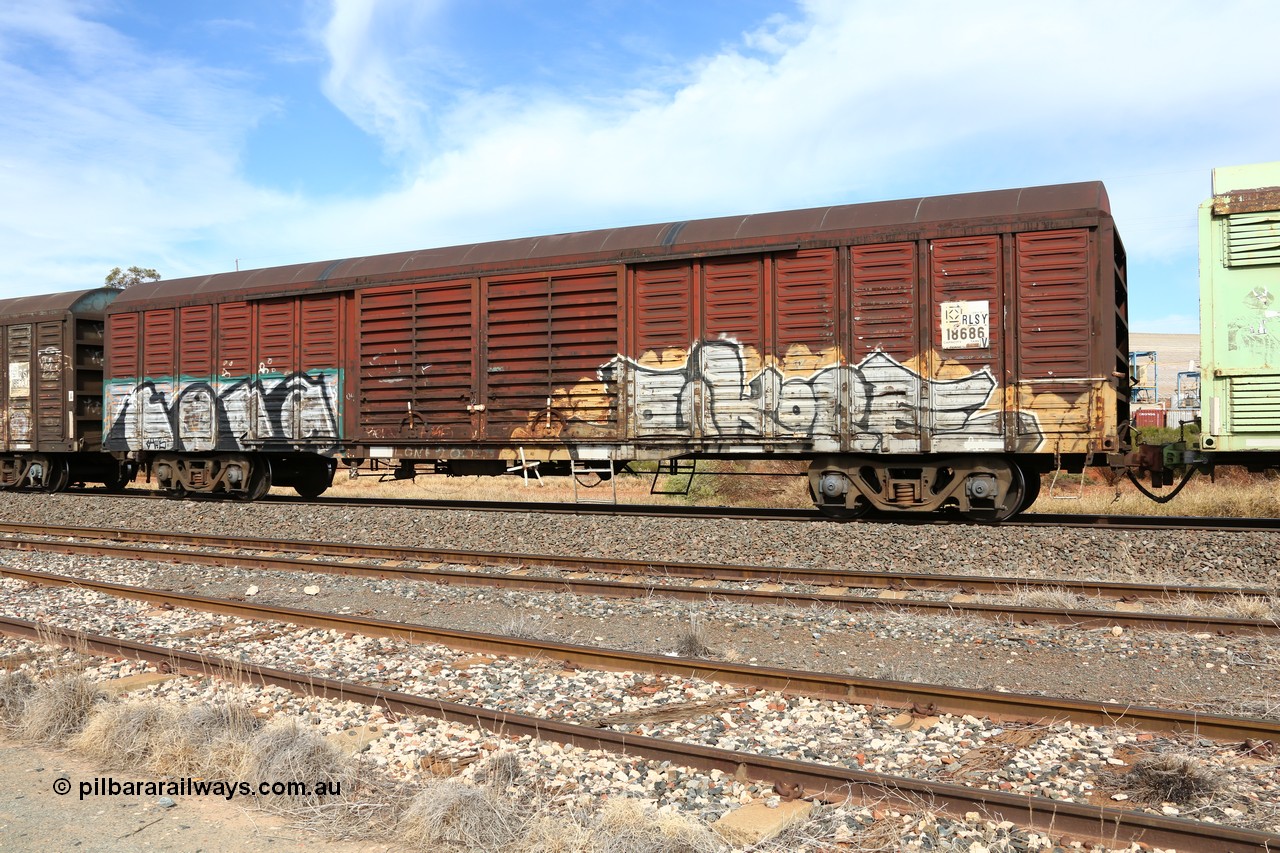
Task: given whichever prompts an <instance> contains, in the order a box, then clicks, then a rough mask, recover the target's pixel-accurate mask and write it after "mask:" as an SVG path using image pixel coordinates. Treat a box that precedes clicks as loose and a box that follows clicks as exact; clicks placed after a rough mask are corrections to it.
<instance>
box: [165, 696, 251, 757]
mask: <svg viewBox="0 0 1280 853" xmlns="http://www.w3.org/2000/svg"><path fill="white" fill-rule="evenodd" d="M177 725H178V729H179V734H180V735H181V736H180V737H176V738H172V739H169V740H165V741H162V742H160V743H158V744H157V745H156V752H155V757H154V762H155V765H156V769H160V768H165V769H166V770H167V771H168V772H171V773H178V774H186V773H196V772H199V771H201V770H204V769H206V768H207V769H218V770H222V769H226V770H232V769H236V768H239V767H242V766H243V765H244V763H245V761H246V760H247V758H248V751H249V744H250V743H251V742H252V740H253V737H254V735H256V734H257V733H258V731H259V730H260V729H261V728H262V721H261V720H259V719H258V718H257V717H255V716H254V715H253V712H252V711H250V710H249V708H248V707H247V706H245V705H237V704H233V703H229V702H222V703H217V704H212V705H197V706H196V707H194V708H189V709H187V711H186V712H185V713H183V714H182V715H181V718H180V719H179V720H178V723H177Z"/></svg>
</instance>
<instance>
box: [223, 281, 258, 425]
mask: <svg viewBox="0 0 1280 853" xmlns="http://www.w3.org/2000/svg"><path fill="white" fill-rule="evenodd" d="M217 323H218V337H217V342H216V343H217V350H216V355H215V358H216V363H217V366H218V375H217V379H216V381H215V382H214V390H215V392H216V393H217V397H218V404H217V405H218V431H217V435H216V438H215V445H216V447H217V449H219V450H237V449H239V448H240V447H241V446H242V442H243V440H244V439H245V438H248V437H249V435H250V430H251V424H252V423H253V413H252V411H251V406H252V403H251V401H252V399H253V395H252V394H251V393H250V388H251V387H252V385H253V381H254V380H253V375H254V373H255V372H256V371H255V367H256V364H255V362H254V318H253V308H252V306H251V305H250V304H249V303H247V302H224V303H222V304H221V305H219V306H218V316H217Z"/></svg>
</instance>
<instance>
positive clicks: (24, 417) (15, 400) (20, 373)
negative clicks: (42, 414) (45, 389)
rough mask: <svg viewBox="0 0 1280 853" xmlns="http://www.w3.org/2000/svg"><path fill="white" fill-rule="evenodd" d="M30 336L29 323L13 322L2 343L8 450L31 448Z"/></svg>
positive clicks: (32, 438)
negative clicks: (3, 343) (4, 345)
mask: <svg viewBox="0 0 1280 853" xmlns="http://www.w3.org/2000/svg"><path fill="white" fill-rule="evenodd" d="M31 333H32V326H31V324H30V323H15V324H13V325H11V326H9V328H8V335H7V340H6V342H5V343H6V349H5V363H6V364H7V365H8V377H7V380H8V381H7V383H6V390H7V393H8V399H7V405H6V421H7V427H8V445H9V446H8V449H9V450H34V449H35V443H36V426H35V417H34V414H33V412H32V405H31V400H32V395H31V352H32V340H31Z"/></svg>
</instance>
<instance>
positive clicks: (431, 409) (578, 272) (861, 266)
mask: <svg viewBox="0 0 1280 853" xmlns="http://www.w3.org/2000/svg"><path fill="white" fill-rule="evenodd" d="M1200 240H1201V281H1202V288H1203V291H1202V300H1201V302H1202V316H1203V327H1204V328H1203V331H1202V337H1201V339H1202V348H1203V358H1202V365H1203V370H1204V393H1203V395H1202V399H1203V403H1202V421H1203V432H1202V434H1201V439H1200V442H1199V444H1198V446H1192V445H1189V444H1187V443H1185V442H1178V443H1175V444H1172V445H1168V446H1163V447H1153V446H1146V445H1140V446H1134V444H1133V435H1132V432H1131V430H1130V429H1129V414H1130V413H1129V402H1128V401H1129V384H1130V377H1129V372H1128V349H1129V347H1128V285H1127V278H1126V276H1127V271H1126V261H1125V251H1124V246H1123V243H1122V241H1121V239H1120V237H1119V235H1118V233H1117V232H1116V227H1115V223H1114V221H1113V220H1112V217H1111V213H1110V208H1109V203H1108V200H1107V195H1106V191H1105V188H1104V187H1103V186H1102V184H1100V183H1096V182H1093V183H1079V184H1067V185H1057V186H1047V187H1031V188H1025V189H1014V190H1002V191H995V192H984V193H970V194H964V195H952V196H939V197H933V198H922V199H909V200H901V201H890V202H880V203H873V204H858V205H845V206H839V207H830V208H818V209H812V210H800V211H787V212H780V213H770V214H760V215H753V216H739V217H723V218H718V219H708V220H695V221H688V222H677V223H667V224H661V225H652V226H639V227H633V228H619V229H610V230H602V231H589V232H580V233H576V234H561V235H554V236H548V237H539V238H531V239H525V240H510V241H502V242H496V243H482V244H474V245H466V246H455V247H449V248H442V249H432V250H425V251H420V252H408V253H400V254H392V255H381V256H374V257H365V258H352V259H347V260H339V261H332V262H324V263H316V264H300V265H294V266H286V267H276V268H270V269H262V270H252V271H246V272H235V273H224V274H218V275H210V276H203V277H196V278H188V279H179V280H174V281H167V282H154V283H144V284H139V285H135V286H134V287H132V288H130V289H128V290H126V291H124V292H122V293H120V292H115V291H108V290H104V289H97V290H91V291H82V292H78V293H72V294H57V295H54V296H47V297H26V298H21V299H15V300H7V301H4V302H0V350H2V351H3V353H4V354H5V359H4V363H3V365H0V410H2V411H3V423H0V487H5V488H14V487H30V488H39V489H44V490H47V491H58V490H61V489H63V488H65V487H66V486H67V485H68V484H71V483H78V482H84V483H103V484H105V485H107V486H108V487H109V488H119V487H120V486H122V485H123V484H124V483H126V482H128V480H130V479H132V478H133V476H134V475H135V474H137V473H142V474H144V475H145V476H146V477H148V478H149V479H151V480H153V481H155V482H156V483H158V485H159V486H160V487H161V488H163V489H165V490H167V491H169V492H171V493H173V494H175V495H182V494H191V495H224V496H231V497H237V498H241V499H248V500H252V499H255V498H258V497H261V496H263V495H265V494H266V492H267V490H268V489H269V488H270V487H271V486H273V485H274V486H289V487H293V488H294V489H295V490H297V491H298V492H299V493H300V494H303V495H318V494H320V493H322V492H323V491H324V490H325V489H326V488H327V487H328V486H329V485H330V483H331V482H332V478H333V476H334V473H335V470H336V467H337V466H338V465H339V464H344V465H348V466H358V465H360V464H362V463H363V462H365V461H368V460H379V461H381V462H384V463H389V464H392V465H394V466H395V469H396V471H397V473H398V474H399V475H400V476H405V477H408V476H412V475H413V474H415V473H417V472H419V471H433V472H439V473H446V474H460V475H461V474H499V473H503V472H506V471H508V470H509V469H512V468H517V469H520V468H524V467H527V466H530V465H534V464H537V465H539V466H540V472H541V473H543V474H547V473H557V472H559V473H565V474H575V473H579V472H582V471H586V470H592V471H605V472H611V471H615V470H620V469H621V468H623V467H625V466H626V465H627V464H628V463H631V462H634V461H640V460H660V461H662V460H677V459H699V458H716V459H740V460H752V459H800V460H806V461H808V462H809V463H810V469H809V480H810V487H811V491H812V494H813V496H814V500H815V503H816V504H817V506H818V507H819V508H821V509H822V510H823V511H824V512H826V513H827V514H829V515H833V516H840V517H853V516H857V515H860V514H861V513H863V512H865V511H867V510H868V509H871V508H875V509H878V510H882V511H890V512H892V511H898V512H935V511H938V510H943V509H954V510H956V511H958V512H960V513H963V514H965V515H967V516H969V517H972V518H976V519H984V520H1001V519H1004V518H1008V517H1010V516H1012V515H1014V514H1016V513H1017V512H1019V511H1021V510H1023V509H1025V508H1026V507H1027V506H1029V505H1030V504H1031V502H1032V501H1034V500H1035V497H1036V493H1037V491H1038V488H1039V483H1040V475H1041V474H1043V473H1045V472H1047V471H1050V470H1058V469H1066V470H1081V469H1083V468H1085V467H1088V466H1109V467H1111V468H1114V469H1117V470H1128V471H1130V472H1140V473H1144V474H1147V475H1149V476H1150V478H1151V482H1152V483H1153V484H1155V485H1157V486H1162V485H1166V484H1169V483H1171V482H1172V480H1173V479H1174V475H1175V474H1176V473H1179V472H1183V471H1188V470H1191V469H1195V468H1205V467H1209V466H1212V465H1214V464H1243V465H1246V466H1248V467H1251V468H1265V467H1277V466H1280V365H1277V363H1276V351H1275V346H1276V342H1275V338H1274V336H1273V335H1274V332H1275V331H1276V324H1277V322H1280V321H1278V320H1277V319H1276V318H1277V316H1278V314H1277V310H1276V309H1274V308H1273V307H1272V293H1273V290H1272V288H1273V287H1276V286H1277V285H1278V284H1280V273H1278V270H1280V164H1264V165H1260V166H1251V167H1238V168H1231V169H1217V170H1215V172H1214V188H1213V198H1212V199H1211V200H1210V201H1208V202H1206V204H1205V206H1203V207H1202V209H1201V237H1200Z"/></svg>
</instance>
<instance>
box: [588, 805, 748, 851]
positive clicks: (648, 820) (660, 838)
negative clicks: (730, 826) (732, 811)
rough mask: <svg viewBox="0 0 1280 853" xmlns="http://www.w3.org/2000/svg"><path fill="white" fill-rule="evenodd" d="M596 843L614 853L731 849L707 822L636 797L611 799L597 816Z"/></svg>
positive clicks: (597, 845) (600, 847) (599, 847)
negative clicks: (650, 805)
mask: <svg viewBox="0 0 1280 853" xmlns="http://www.w3.org/2000/svg"><path fill="white" fill-rule="evenodd" d="M593 834H594V835H595V841H596V847H597V849H599V850H608V851H610V853H720V851H723V850H726V849H728V848H727V846H726V845H725V843H724V842H723V841H721V840H720V838H719V836H717V835H716V834H715V833H714V832H713V831H712V830H711V829H710V827H708V826H707V825H706V824H704V823H701V822H700V821H696V820H692V819H690V818H687V817H683V816H681V815H674V814H658V813H657V812H656V811H654V810H653V809H651V808H646V807H645V806H644V805H643V804H642V803H640V802H638V801H636V800H627V799H615V800H609V801H608V802H607V803H605V804H604V807H603V808H602V809H601V810H600V814H599V815H598V816H597V818H596V825H595V827H594V833H593Z"/></svg>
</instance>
